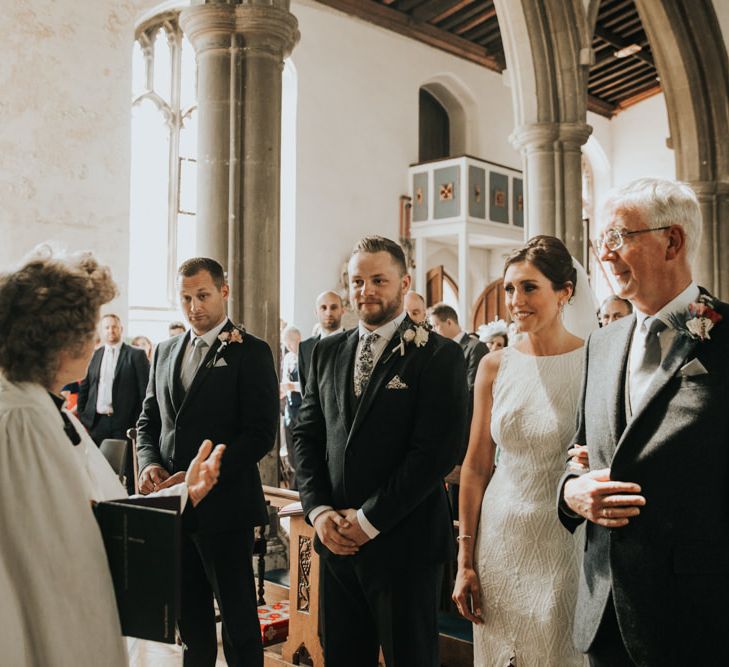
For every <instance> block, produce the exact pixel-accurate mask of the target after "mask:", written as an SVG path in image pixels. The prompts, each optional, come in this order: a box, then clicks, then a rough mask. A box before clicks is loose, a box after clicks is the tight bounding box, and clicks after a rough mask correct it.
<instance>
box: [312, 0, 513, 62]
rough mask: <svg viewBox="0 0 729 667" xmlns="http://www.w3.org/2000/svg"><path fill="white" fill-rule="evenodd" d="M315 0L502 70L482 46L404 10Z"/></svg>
mask: <svg viewBox="0 0 729 667" xmlns="http://www.w3.org/2000/svg"><path fill="white" fill-rule="evenodd" d="M317 2H318V3H319V4H322V5H326V6H327V7H332V8H333V9H337V10H339V11H341V12H344V13H346V14H349V15H350V16H356V17H357V18H360V19H363V20H365V21H369V22H370V23H373V24H374V25H378V26H380V27H381V28H386V29H388V30H392V31H393V32H397V33H398V34H400V35H404V36H405V37H410V38H412V39H417V40H419V41H421V42H423V43H424V44H428V45H429V46H432V47H434V48H437V49H441V50H442V51H446V52H447V53H450V54H451V55H454V56H458V57H459V58H463V59H465V60H470V61H471V62H474V63H477V64H479V65H483V66H484V67H486V68H488V69H490V70H492V71H494V72H501V71H502V70H503V67H501V66H500V65H499V62H498V60H497V59H496V58H495V57H494V56H492V55H490V54H489V53H488V51H487V50H486V49H484V48H483V47H482V46H479V45H478V44H474V43H473V42H469V41H468V40H467V39H463V37H459V36H457V35H453V34H452V33H449V32H446V31H445V30H443V29H441V28H437V27H435V26H433V25H431V24H429V23H423V22H421V21H414V20H413V19H412V17H410V16H408V15H407V14H403V13H402V12H399V11H397V10H395V9H392V8H391V7H386V6H385V5H383V4H381V3H379V2H374V0H317Z"/></svg>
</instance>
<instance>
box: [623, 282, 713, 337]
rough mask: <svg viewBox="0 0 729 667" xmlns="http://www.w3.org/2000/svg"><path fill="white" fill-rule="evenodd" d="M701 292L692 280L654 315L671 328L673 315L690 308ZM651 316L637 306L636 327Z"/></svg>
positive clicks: (639, 326)
mask: <svg viewBox="0 0 729 667" xmlns="http://www.w3.org/2000/svg"><path fill="white" fill-rule="evenodd" d="M700 294H701V292H700V290H699V286H698V285H697V284H696V283H695V282H693V281H691V282H690V283H689V286H688V287H687V288H686V289H685V290H684V291H683V292H681V293H680V294H678V296H676V297H674V298H673V299H671V301H669V302H668V303H667V304H666V305H665V306H663V308H661V309H660V310H659V311H658V312H657V313H656V314H655V315H654V317H657V318H658V319H659V320H661V322H663V323H664V324H665V325H666V326H667V327H668V328H669V329H671V328H672V327H671V315H680V314H682V313H684V312H686V311H687V310H688V307H689V304H691V303H694V302H695V301H697V300H698V298H699V296H700ZM648 317H650V316H649V315H646V314H645V313H642V312H641V311H640V310H638V309H637V308H636V309H635V318H636V328H638V329H640V328H641V327H642V326H643V324H644V323H645V321H646V320H647V319H648Z"/></svg>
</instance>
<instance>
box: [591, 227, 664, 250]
mask: <svg viewBox="0 0 729 667" xmlns="http://www.w3.org/2000/svg"><path fill="white" fill-rule="evenodd" d="M670 228H671V225H664V226H663V227H651V228H650V229H636V230H635V231H634V232H629V231H626V230H625V229H608V230H607V231H606V232H605V233H604V234H603V235H602V236H598V237H597V249H598V250H602V248H603V246H604V247H606V248H607V249H608V250H609V251H610V252H614V251H615V250H620V248H622V247H623V243H625V238H626V237H627V236H633V234H646V233H648V232H660V231H663V230H664V229H670Z"/></svg>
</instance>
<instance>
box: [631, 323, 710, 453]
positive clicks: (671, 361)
mask: <svg viewBox="0 0 729 667" xmlns="http://www.w3.org/2000/svg"><path fill="white" fill-rule="evenodd" d="M696 345H697V341H695V340H693V339H691V338H689V337H688V336H682V335H680V334H676V338H675V339H674V341H673V344H672V345H671V349H670V350H669V351H668V354H667V355H666V358H665V359H664V360H663V361H662V362H661V365H660V366H659V368H658V370H656V373H655V376H654V377H653V379H652V380H651V383H650V384H649V385H648V388H647V389H646V393H645V396H643V400H642V401H641V402H640V404H639V405H638V409H637V410H635V411H634V412H633V418H632V419H631V420H630V422H629V423H628V425H627V426H626V428H625V431H624V433H623V437H622V438H621V439H620V443H618V447H620V445H621V444H622V443H623V442H624V441H625V439H626V437H627V435H628V434H629V433H630V431H631V430H632V428H633V425H634V424H635V423H636V422H637V421H638V420H639V419H640V418H641V417H642V415H643V413H644V412H646V410H648V408H649V407H650V406H651V404H652V403H653V402H654V401H655V400H656V398H657V397H658V395H659V394H660V393H661V391H663V389H664V388H665V386H666V385H667V384H668V382H669V381H670V380H671V378H672V377H673V376H674V375H676V373H678V370H679V369H680V368H681V366H683V364H684V363H685V362H686V359H687V358H688V357H689V356H691V355H692V354H693V352H694V349H695V347H696Z"/></svg>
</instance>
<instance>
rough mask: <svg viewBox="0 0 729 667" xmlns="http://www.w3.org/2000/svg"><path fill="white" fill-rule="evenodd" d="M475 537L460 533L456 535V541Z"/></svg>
mask: <svg viewBox="0 0 729 667" xmlns="http://www.w3.org/2000/svg"><path fill="white" fill-rule="evenodd" d="M471 539H473V537H472V536H471V535H459V536H458V537H456V542H460V541H461V540H471Z"/></svg>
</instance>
